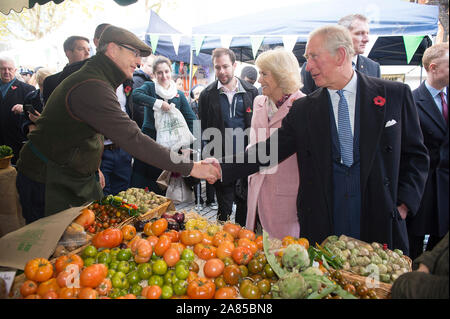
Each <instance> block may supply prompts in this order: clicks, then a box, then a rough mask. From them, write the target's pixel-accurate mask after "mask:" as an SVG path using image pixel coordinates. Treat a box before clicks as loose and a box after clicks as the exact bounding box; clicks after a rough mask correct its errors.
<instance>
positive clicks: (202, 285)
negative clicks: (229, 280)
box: [187, 277, 216, 299]
mask: <svg viewBox="0 0 450 319" xmlns="http://www.w3.org/2000/svg"><path fill="white" fill-rule="evenodd" d="M215 292H216V286H215V285H214V282H213V281H212V280H210V279H207V278H204V277H199V278H197V279H194V280H193V281H191V282H190V283H189V285H188V288H187V295H188V297H189V298H191V299H212V298H213V297H214V293H215Z"/></svg>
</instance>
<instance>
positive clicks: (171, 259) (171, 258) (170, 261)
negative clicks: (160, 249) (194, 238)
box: [163, 248, 180, 267]
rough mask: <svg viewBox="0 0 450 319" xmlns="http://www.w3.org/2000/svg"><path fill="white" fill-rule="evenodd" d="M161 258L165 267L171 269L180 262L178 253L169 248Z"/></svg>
mask: <svg viewBox="0 0 450 319" xmlns="http://www.w3.org/2000/svg"><path fill="white" fill-rule="evenodd" d="M163 258H164V261H165V262H166V264H167V266H169V267H173V266H175V264H176V263H177V262H178V261H179V260H180V252H179V251H178V250H177V249H175V248H169V249H167V250H166V251H165V252H164V255H163Z"/></svg>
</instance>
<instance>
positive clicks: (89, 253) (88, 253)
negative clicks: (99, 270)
mask: <svg viewBox="0 0 450 319" xmlns="http://www.w3.org/2000/svg"><path fill="white" fill-rule="evenodd" d="M81 255H82V256H83V258H85V259H86V258H89V257H95V256H97V248H95V247H94V246H92V245H89V246H87V247H86V248H85V249H83V252H82V254H81Z"/></svg>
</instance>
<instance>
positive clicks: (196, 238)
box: [180, 229, 203, 246]
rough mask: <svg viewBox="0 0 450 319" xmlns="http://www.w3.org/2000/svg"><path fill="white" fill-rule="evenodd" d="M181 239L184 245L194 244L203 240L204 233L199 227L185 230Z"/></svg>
mask: <svg viewBox="0 0 450 319" xmlns="http://www.w3.org/2000/svg"><path fill="white" fill-rule="evenodd" d="M180 240H181V243H182V244H183V245H186V246H194V245H195V244H198V243H200V242H201V241H202V240H203V235H202V232H201V231H199V230H197V229H193V230H183V231H182V232H181V234H180Z"/></svg>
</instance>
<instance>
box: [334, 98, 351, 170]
mask: <svg viewBox="0 0 450 319" xmlns="http://www.w3.org/2000/svg"><path fill="white" fill-rule="evenodd" d="M337 94H338V95H339V97H340V99H339V104H338V135H339V144H340V146H341V158H342V162H343V163H344V165H345V166H348V167H350V166H352V163H353V136H352V127H351V125H350V115H349V113H348V103H347V99H346V98H345V96H344V90H338V91H337Z"/></svg>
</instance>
